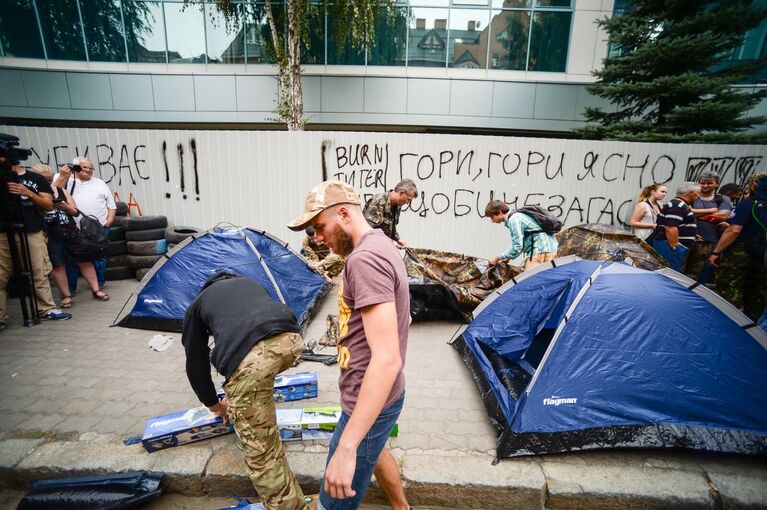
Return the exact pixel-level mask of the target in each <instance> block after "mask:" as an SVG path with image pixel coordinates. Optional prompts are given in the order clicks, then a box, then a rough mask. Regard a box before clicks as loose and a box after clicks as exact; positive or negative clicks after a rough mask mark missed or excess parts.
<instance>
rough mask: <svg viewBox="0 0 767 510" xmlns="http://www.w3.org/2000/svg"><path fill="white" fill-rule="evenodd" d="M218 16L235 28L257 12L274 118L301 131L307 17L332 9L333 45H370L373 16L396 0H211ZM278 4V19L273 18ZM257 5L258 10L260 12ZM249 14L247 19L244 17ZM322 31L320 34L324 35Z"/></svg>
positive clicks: (309, 34)
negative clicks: (272, 85)
mask: <svg viewBox="0 0 767 510" xmlns="http://www.w3.org/2000/svg"><path fill="white" fill-rule="evenodd" d="M202 1H203V0H184V3H186V4H200V5H202ZM215 4H216V6H217V8H218V10H219V12H220V13H221V14H222V15H223V17H224V19H225V23H226V28H227V30H229V31H236V30H238V29H239V28H240V24H241V23H242V20H243V13H244V14H245V23H246V24H248V23H255V22H256V21H257V20H258V19H263V18H260V17H258V16H259V15H263V17H265V19H266V20H267V23H268V26H269V40H268V42H269V44H270V49H271V53H272V54H273V55H274V61H275V62H276V65H277V81H278V101H277V108H276V111H275V113H276V116H277V120H278V121H282V122H285V123H286V124H287V127H288V129H289V130H290V131H302V130H303V129H304V125H305V119H304V101H303V91H302V89H301V62H302V60H301V54H302V51H303V50H305V49H307V48H310V47H311V44H312V42H313V41H312V39H314V40H315V42H316V37H313V35H314V34H316V29H315V27H314V26H313V23H312V20H313V19H316V18H317V16H318V13H320V12H321V13H322V14H323V15H324V13H325V12H328V13H332V16H330V18H331V19H332V20H334V22H333V26H332V27H331V28H332V29H333V31H334V34H335V40H336V42H337V44H338V46H339V47H344V46H345V44H346V42H347V38H349V40H350V41H351V43H352V45H353V46H355V47H357V48H370V47H371V46H372V45H373V42H374V40H375V28H376V19H377V17H378V16H380V15H381V13H383V14H384V15H385V16H390V17H395V16H396V15H397V8H396V0H333V1H332V3H331V2H330V1H329V0H324V2H323V3H313V2H312V1H311V0H277V1H275V2H272V1H271V0H264V3H263V4H262V5H260V6H259V7H257V8H255V9H254V8H252V7H249V4H243V3H239V2H237V3H236V2H235V0H215ZM283 4H284V6H285V8H284V16H285V17H284V22H281V21H282V20H280V19H279V18H277V17H276V16H275V14H278V12H279V11H278V9H279V8H280V7H282V6H283ZM261 9H262V10H263V12H261ZM251 15H253V16H254V17H253V18H251V17H250V16H251ZM327 36H328V34H325V37H327Z"/></svg>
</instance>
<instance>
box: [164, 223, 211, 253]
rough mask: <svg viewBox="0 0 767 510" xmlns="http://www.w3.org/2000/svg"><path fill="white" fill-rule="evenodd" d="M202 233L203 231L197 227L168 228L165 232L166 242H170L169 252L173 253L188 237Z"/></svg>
mask: <svg viewBox="0 0 767 510" xmlns="http://www.w3.org/2000/svg"><path fill="white" fill-rule="evenodd" d="M201 232H202V229H199V228H195V227H181V226H176V227H168V228H167V229H166V230H165V240H166V241H167V242H168V251H171V250H172V249H173V248H175V247H176V245H177V244H181V243H182V242H184V240H185V239H186V238H187V237H191V236H193V235H195V234H199V233H201Z"/></svg>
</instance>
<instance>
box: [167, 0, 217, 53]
mask: <svg viewBox="0 0 767 510" xmlns="http://www.w3.org/2000/svg"><path fill="white" fill-rule="evenodd" d="M163 6H164V8H165V30H166V31H167V34H168V62H169V63H171V64H205V63H207V61H208V60H211V61H212V60H213V59H212V58H211V57H207V56H206V53H205V13H204V12H203V9H202V6H201V5H199V4H190V5H184V4H183V3H169V2H165V3H164V5H163Z"/></svg>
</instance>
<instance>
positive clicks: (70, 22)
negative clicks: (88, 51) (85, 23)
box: [37, 0, 86, 60]
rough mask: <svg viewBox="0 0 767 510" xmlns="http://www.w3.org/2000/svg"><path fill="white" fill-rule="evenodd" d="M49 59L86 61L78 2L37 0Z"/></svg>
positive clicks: (74, 0) (73, 0)
mask: <svg viewBox="0 0 767 510" xmlns="http://www.w3.org/2000/svg"><path fill="white" fill-rule="evenodd" d="M37 14H38V16H39V18H40V28H41V29H42V33H43V40H44V42H45V49H46V51H47V52H48V58H49V59H54V60H86V58H85V45H84V42H83V31H82V25H81V24H80V14H79V12H78V9H77V0H37Z"/></svg>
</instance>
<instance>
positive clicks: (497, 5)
mask: <svg viewBox="0 0 767 510" xmlns="http://www.w3.org/2000/svg"><path fill="white" fill-rule="evenodd" d="M492 2H493V3H492V6H493V9H529V8H530V7H532V6H533V0H492Z"/></svg>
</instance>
